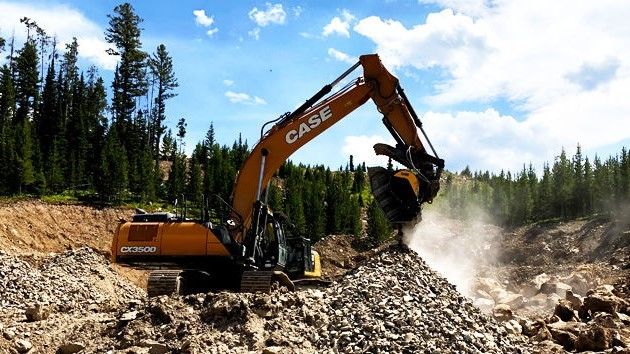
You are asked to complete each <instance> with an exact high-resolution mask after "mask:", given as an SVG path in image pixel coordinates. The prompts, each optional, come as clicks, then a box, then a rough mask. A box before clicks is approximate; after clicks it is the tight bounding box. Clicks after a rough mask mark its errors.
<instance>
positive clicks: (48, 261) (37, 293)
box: [0, 247, 145, 321]
mask: <svg viewBox="0 0 630 354" xmlns="http://www.w3.org/2000/svg"><path fill="white" fill-rule="evenodd" d="M144 296H145V295H144V292H143V291H142V290H141V289H139V288H137V287H135V286H133V285H131V284H129V283H128V282H126V281H124V280H122V279H121V277H120V276H118V274H117V273H116V272H115V271H114V270H113V269H112V268H111V266H110V264H109V262H108V260H107V259H106V258H105V257H104V256H103V255H101V254H99V253H96V252H95V251H93V250H92V249H90V248H87V247H84V248H79V249H76V250H70V251H66V252H64V253H60V254H53V255H52V256H50V257H46V258H44V259H37V258H29V257H19V256H12V255H7V254H0V309H2V310H3V312H23V313H25V316H27V317H28V319H29V320H33V321H35V320H42V319H45V317H48V315H47V312H49V311H53V312H73V311H87V310H89V311H107V310H108V309H114V308H116V307H117V306H118V305H120V304H122V303H125V302H126V301H127V300H129V299H134V298H142V297H144Z"/></svg>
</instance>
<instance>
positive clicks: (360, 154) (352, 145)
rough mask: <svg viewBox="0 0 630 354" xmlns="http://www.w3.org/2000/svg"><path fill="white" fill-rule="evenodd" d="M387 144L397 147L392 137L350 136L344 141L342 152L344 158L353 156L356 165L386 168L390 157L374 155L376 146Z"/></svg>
mask: <svg viewBox="0 0 630 354" xmlns="http://www.w3.org/2000/svg"><path fill="white" fill-rule="evenodd" d="M376 143H385V144H389V145H395V144H396V143H395V142H394V139H392V138H391V137H386V138H385V137H382V136H380V135H370V136H368V135H350V136H346V137H345V138H344V140H343V146H342V147H341V151H342V152H343V156H349V155H352V156H353V158H354V161H355V163H356V164H359V163H363V162H365V164H366V165H367V166H385V165H386V164H387V160H388V157H386V156H379V155H376V154H375V153H374V148H373V146H374V144H376Z"/></svg>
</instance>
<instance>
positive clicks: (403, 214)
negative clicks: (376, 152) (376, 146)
mask: <svg viewBox="0 0 630 354" xmlns="http://www.w3.org/2000/svg"><path fill="white" fill-rule="evenodd" d="M394 173H395V171H389V170H387V169H385V168H383V167H369V168H368V176H369V179H370V186H371V188H372V195H374V198H375V199H376V202H377V203H378V205H379V206H380V207H381V209H382V210H383V212H384V213H385V215H386V216H387V220H389V222H390V223H391V224H393V225H404V224H409V223H412V222H415V221H417V220H419V217H420V205H419V204H418V203H417V202H415V203H409V202H403V200H410V199H415V198H408V196H405V197H406V198H404V199H402V198H401V196H399V195H397V191H396V190H394V188H395V187H393V184H392V183H391V182H392V178H395V177H394ZM398 193H400V192H399V191H398ZM414 197H416V196H414ZM416 200H417V199H416Z"/></svg>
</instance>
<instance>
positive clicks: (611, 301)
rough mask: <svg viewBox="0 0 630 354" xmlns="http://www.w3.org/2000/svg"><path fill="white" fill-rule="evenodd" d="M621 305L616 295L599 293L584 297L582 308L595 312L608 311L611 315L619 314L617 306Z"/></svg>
mask: <svg viewBox="0 0 630 354" xmlns="http://www.w3.org/2000/svg"><path fill="white" fill-rule="evenodd" d="M618 307H619V301H618V300H617V297H616V296H614V295H613V296H607V295H602V294H598V293H594V294H591V295H589V296H587V297H586V298H585V299H584V304H583V305H582V309H584V310H587V311H590V313H595V312H606V313H609V314H611V315H616V314H617V308H618Z"/></svg>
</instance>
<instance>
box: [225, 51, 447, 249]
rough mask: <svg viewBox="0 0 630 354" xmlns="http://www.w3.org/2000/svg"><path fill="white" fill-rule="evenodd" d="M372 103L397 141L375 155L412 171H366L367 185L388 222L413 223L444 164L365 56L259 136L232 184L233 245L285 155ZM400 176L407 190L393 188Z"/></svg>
mask: <svg viewBox="0 0 630 354" xmlns="http://www.w3.org/2000/svg"><path fill="white" fill-rule="evenodd" d="M358 66H362V67H363V77H361V78H358V79H356V80H354V81H352V82H350V83H349V84H348V85H347V86H345V87H344V88H342V89H341V90H339V91H338V92H336V93H334V94H332V95H330V96H329V97H326V98H323V97H324V96H325V95H326V94H328V93H329V92H330V91H331V90H332V87H333V86H334V85H335V84H336V83H338V82H340V81H341V80H343V79H344V78H345V77H346V76H347V75H348V74H349V73H350V72H351V71H352V70H354V69H355V68H357V67H358ZM370 99H372V101H373V102H374V103H375V104H376V107H377V109H378V111H379V112H380V113H381V114H382V115H383V118H382V121H383V124H384V125H385V126H386V127H387V129H388V130H389V131H390V133H391V134H392V136H393V137H394V139H395V140H396V142H397V144H396V146H395V147H394V146H389V145H386V144H377V145H376V146H375V147H374V149H375V152H376V153H377V154H382V155H387V156H390V157H391V158H392V159H393V160H395V161H397V162H399V163H401V164H402V165H403V166H405V167H407V168H409V169H411V171H412V172H411V174H407V175H405V177H401V176H398V177H396V176H395V175H394V174H392V173H390V172H389V171H385V170H383V169H370V171H369V175H370V182H371V184H372V190H373V192H374V194H375V197H376V199H377V201H378V202H379V204H380V205H381V207H382V208H383V209H384V210H385V211H386V213H387V215H388V217H389V218H390V221H392V222H394V223H398V224H400V223H405V222H409V221H411V220H413V219H414V217H415V216H417V215H418V213H419V211H420V208H419V206H420V204H421V203H422V202H430V201H431V200H432V198H433V197H434V196H435V194H436V193H437V190H438V189H439V176H440V173H441V170H442V168H443V166H444V161H443V160H441V159H439V158H437V156H431V155H429V154H427V151H426V149H425V147H424V145H423V144H422V142H421V139H420V136H419V135H418V128H421V123H420V120H419V119H418V117H417V115H416V114H415V112H414V111H413V108H411V105H410V103H409V101H408V100H407V98H406V96H405V95H404V92H403V91H402V89H401V88H400V85H399V83H398V79H397V78H396V77H394V76H393V75H392V74H391V73H390V72H389V71H388V70H387V69H386V68H385V67H384V66H383V64H382V63H381V61H380V59H379V57H378V55H376V54H371V55H363V56H361V57H360V59H359V62H358V63H357V64H355V65H354V66H353V67H352V68H350V69H349V70H348V71H346V72H345V73H344V74H343V75H341V76H340V77H339V78H338V79H337V80H335V81H334V82H333V83H331V84H329V85H326V86H324V88H322V90H320V91H319V92H318V93H317V94H316V95H314V96H313V97H312V98H311V99H309V100H307V101H306V102H305V103H304V104H303V105H302V106H301V107H299V108H298V109H296V111H294V112H293V113H290V114H287V115H286V116H283V117H281V118H280V119H279V120H278V121H277V123H276V124H275V125H274V126H273V127H271V128H270V129H269V130H268V131H267V132H264V133H262V132H261V133H262V134H261V139H260V141H259V142H258V143H257V144H256V145H255V146H254V148H253V150H252V152H251V153H250V154H249V156H248V157H247V159H246V160H245V161H244V163H243V166H242V168H241V169H240V171H239V173H238V176H237V178H236V181H235V183H234V189H233V194H232V206H233V210H234V212H235V213H236V214H238V215H237V216H238V219H239V220H241V221H242V226H243V227H242V228H240V229H238V228H237V229H235V230H237V231H236V232H235V235H233V236H234V238H235V239H236V241H237V242H242V241H243V239H244V237H245V233H246V230H247V229H249V228H250V227H251V225H252V221H253V220H254V219H255V215H254V214H255V213H254V209H255V206H256V202H257V201H260V200H261V198H262V195H263V193H264V192H265V191H266V189H267V186H268V183H269V181H270V180H271V178H272V176H273V175H274V173H275V172H276V171H277V169H278V168H279V167H280V166H281V165H282V164H283V163H284V162H285V161H286V160H287V159H288V158H289V156H290V155H291V154H293V153H294V152H295V151H296V150H298V149H299V148H300V147H302V146H303V145H304V144H306V143H308V142H309V141H311V140H312V139H314V138H315V137H316V136H318V135H319V134H321V133H322V132H324V131H326V130H327V129H328V128H330V127H331V126H332V125H333V124H335V123H337V122H338V121H340V120H341V119H343V118H344V117H346V116H347V115H348V114H349V113H351V112H352V111H354V110H355V109H357V108H358V107H360V106H362V105H363V104H364V103H366V102H367V101H368V100H370ZM421 131H422V130H421ZM425 137H426V136H425ZM427 140H428V139H427ZM401 178H402V180H407V181H410V182H409V185H410V186H409V187H410V188H406V186H400V188H397V187H396V186H397V184H400V183H392V180H401ZM398 182H400V181H398ZM402 182H404V181H402ZM403 184H404V183H403ZM411 194H413V195H411ZM409 203H411V204H413V205H404V204H409ZM401 208H402V209H405V211H404V212H403V211H402V209H401Z"/></svg>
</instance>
